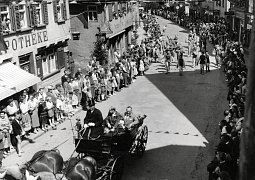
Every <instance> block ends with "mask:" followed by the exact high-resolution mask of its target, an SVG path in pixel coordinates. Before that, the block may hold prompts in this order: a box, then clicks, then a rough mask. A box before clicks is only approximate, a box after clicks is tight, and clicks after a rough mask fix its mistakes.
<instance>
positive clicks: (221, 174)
mask: <svg viewBox="0 0 255 180" xmlns="http://www.w3.org/2000/svg"><path fill="white" fill-rule="evenodd" d="M224 50H225V51H224V52H225V56H224V58H223V59H222V64H223V66H224V68H223V69H224V72H225V77H226V82H227V86H228V95H227V101H228V103H229V107H228V109H226V110H225V111H224V118H223V120H221V121H220V123H219V128H220V132H221V133H220V142H219V144H218V146H217V148H216V152H215V154H216V155H215V158H214V159H213V160H212V161H211V162H210V163H209V164H208V166H207V170H208V172H209V180H237V179H238V165H239V156H240V154H239V153H240V149H239V144H240V136H241V134H242V130H243V122H244V111H245V97H246V96H245V95H246V91H247V90H246V79H247V68H246V64H245V60H244V54H243V51H242V46H240V45H239V43H234V42H232V43H228V44H227V45H226V49H224Z"/></svg>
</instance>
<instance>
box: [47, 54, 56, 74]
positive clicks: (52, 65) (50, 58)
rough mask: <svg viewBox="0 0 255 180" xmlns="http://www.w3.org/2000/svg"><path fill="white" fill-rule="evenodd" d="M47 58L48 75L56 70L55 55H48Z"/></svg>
mask: <svg viewBox="0 0 255 180" xmlns="http://www.w3.org/2000/svg"><path fill="white" fill-rule="evenodd" d="M47 58H48V62H49V71H50V73H52V72H54V71H56V70H57V68H56V59H55V55H54V54H53V53H52V54H49V55H48V56H47Z"/></svg>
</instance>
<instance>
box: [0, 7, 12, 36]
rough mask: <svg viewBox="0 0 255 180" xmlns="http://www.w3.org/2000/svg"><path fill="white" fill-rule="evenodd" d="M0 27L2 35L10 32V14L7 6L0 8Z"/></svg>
mask: <svg viewBox="0 0 255 180" xmlns="http://www.w3.org/2000/svg"><path fill="white" fill-rule="evenodd" d="M0 15H1V17H0V18H1V26H2V32H3V34H7V33H9V32H10V31H11V22H10V12H9V7H8V6H0Z"/></svg>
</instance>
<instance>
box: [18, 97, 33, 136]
mask: <svg viewBox="0 0 255 180" xmlns="http://www.w3.org/2000/svg"><path fill="white" fill-rule="evenodd" d="M19 107H20V111H21V119H22V120H21V127H22V128H23V130H24V131H25V132H26V135H29V131H30V130H31V117H30V114H29V113H28V111H29V105H28V101H27V98H26V97H25V96H24V97H23V98H21V102H20V104H19Z"/></svg>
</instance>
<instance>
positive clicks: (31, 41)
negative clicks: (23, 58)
mask: <svg viewBox="0 0 255 180" xmlns="http://www.w3.org/2000/svg"><path fill="white" fill-rule="evenodd" d="M46 41H48V34H47V31H46V30H44V31H37V32H34V33H30V34H26V35H23V36H12V37H10V38H7V39H5V43H6V45H7V47H8V49H11V50H13V51H16V50H20V49H24V48H27V47H30V46H33V45H36V44H40V43H43V42H46Z"/></svg>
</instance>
